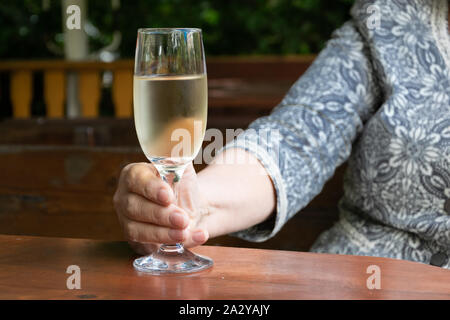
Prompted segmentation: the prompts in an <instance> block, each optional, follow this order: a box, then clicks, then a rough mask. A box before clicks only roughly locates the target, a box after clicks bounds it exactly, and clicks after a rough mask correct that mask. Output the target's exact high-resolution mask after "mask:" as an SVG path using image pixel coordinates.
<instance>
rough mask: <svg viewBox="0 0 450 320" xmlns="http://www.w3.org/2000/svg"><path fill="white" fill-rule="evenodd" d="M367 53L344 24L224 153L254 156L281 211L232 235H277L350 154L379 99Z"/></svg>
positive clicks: (259, 237) (351, 26) (251, 237)
mask: <svg viewBox="0 0 450 320" xmlns="http://www.w3.org/2000/svg"><path fill="white" fill-rule="evenodd" d="M368 52H369V50H368V49H367V45H366V44H365V43H364V40H363V39H362V37H361V35H360V34H359V33H358V31H357V30H356V28H355V26H354V24H353V22H352V21H349V22H347V23H345V24H344V25H343V26H342V27H341V28H339V29H338V30H336V31H335V32H334V33H333V35H332V38H331V39H330V40H329V41H328V42H327V45H326V47H325V48H324V49H323V50H322V52H321V53H320V54H319V55H318V57H317V58H316V59H315V61H314V62H313V64H312V65H311V66H310V67H309V68H308V70H307V71H306V72H305V74H303V76H302V77H300V79H298V80H297V81H296V82H295V83H294V85H293V86H292V87H291V89H290V90H289V91H288V93H287V95H286V96H285V97H284V99H283V100H282V102H281V103H280V104H279V105H278V106H276V107H275V108H274V109H273V111H272V112H271V114H270V115H269V116H266V117H262V118H259V119H257V120H255V121H254V122H252V123H251V124H250V126H249V128H248V129H247V130H246V131H244V132H243V133H242V134H240V135H239V136H238V137H237V138H236V139H235V140H234V141H232V142H230V143H228V144H227V145H226V146H225V147H224V148H223V149H222V150H220V151H223V150H226V149H228V148H242V149H245V150H247V151H248V152H250V153H251V154H253V155H255V156H256V158H257V159H258V160H259V161H260V162H261V163H262V165H263V166H264V167H265V169H266V171H267V173H268V175H269V176H270V178H271V179H272V182H273V185H274V187H275V190H276V197H277V204H276V212H275V213H274V214H272V215H271V216H270V217H269V218H268V219H267V220H266V221H263V222H261V223H259V224H257V225H255V226H253V227H250V228H248V229H246V230H242V231H238V232H236V233H234V234H232V235H234V236H238V237H240V238H243V239H246V240H249V241H254V242H261V241H265V240H267V239H269V238H271V237H273V236H274V235H275V234H276V233H277V232H278V231H279V230H280V229H281V227H282V226H283V225H284V224H285V223H286V222H287V221H288V220H289V219H290V218H291V217H292V216H294V215H295V214H296V213H297V212H299V211H300V210H301V209H302V208H304V207H305V206H306V205H307V204H308V203H309V202H310V201H311V200H312V199H313V198H314V197H315V196H316V195H317V194H319V193H320V191H321V190H322V188H323V186H324V184H325V182H326V181H327V180H328V179H329V178H330V177H331V176H332V175H333V174H334V171H335V169H336V168H337V167H338V166H339V165H340V164H342V163H343V162H344V161H345V160H346V159H347V158H348V157H349V155H350V152H351V149H352V143H353V141H354V140H355V138H356V137H357V135H358V134H359V133H360V132H361V131H362V128H363V124H364V122H365V121H366V120H367V119H368V118H369V117H370V116H371V115H372V114H373V112H374V110H375V109H376V106H377V104H378V100H379V99H378V97H379V88H378V85H377V82H376V79H375V76H374V71H373V69H372V66H371V62H370V58H369V54H368ZM220 151H219V152H220Z"/></svg>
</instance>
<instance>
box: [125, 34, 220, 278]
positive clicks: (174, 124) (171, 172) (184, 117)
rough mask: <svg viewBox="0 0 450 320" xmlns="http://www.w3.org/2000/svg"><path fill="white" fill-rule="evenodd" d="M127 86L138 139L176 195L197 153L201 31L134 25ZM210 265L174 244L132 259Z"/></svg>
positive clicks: (186, 269) (203, 93) (176, 266)
mask: <svg viewBox="0 0 450 320" xmlns="http://www.w3.org/2000/svg"><path fill="white" fill-rule="evenodd" d="M133 90H134V97H133V99H134V122H135V126H136V132H137V136H138V139H139V144H140V145H141V148H142V150H143V152H144V154H145V156H146V157H147V159H148V160H149V161H150V162H151V163H152V164H153V165H154V166H155V167H156V169H157V170H158V172H159V175H160V176H161V178H162V179H163V180H164V181H166V182H167V183H169V185H170V186H171V187H172V190H173V191H174V194H175V199H177V187H176V183H177V182H178V181H179V180H180V179H181V177H182V175H183V171H184V169H185V168H186V166H187V164H188V163H189V162H190V161H192V160H193V159H194V158H195V156H196V155H197V153H198V152H199V150H200V148H201V145H202V142H203V138H204V135H205V129H206V118H207V108H208V92H207V90H208V85H207V78H206V64H205V54H204V49H203V41H202V32H201V30H200V29H195V28H146V29H139V30H138V38H137V46H136V58H135V69H134V83H133ZM212 264H213V261H212V260H211V259H209V258H207V257H203V256H200V255H197V254H194V253H192V252H191V251H189V250H187V249H185V248H184V247H183V245H182V244H180V243H173V244H162V245H161V246H160V247H159V249H158V251H156V252H154V253H152V254H150V255H148V256H144V257H140V258H138V259H136V260H135V261H134V263H133V265H134V267H135V268H136V269H137V270H139V271H142V272H148V273H151V274H166V273H190V272H196V271H200V270H203V269H206V268H208V267H210V266H212Z"/></svg>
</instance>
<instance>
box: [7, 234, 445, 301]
mask: <svg viewBox="0 0 450 320" xmlns="http://www.w3.org/2000/svg"><path fill="white" fill-rule="evenodd" d="M193 251H195V252H197V253H199V254H203V255H207V256H209V257H211V258H212V259H213V260H214V263H215V264H214V266H213V268H212V269H209V270H206V271H203V272H200V273H197V274H192V275H188V276H186V275H185V276H179V275H178V276H151V275H147V274H142V273H139V272H137V271H135V270H134V269H133V267H132V261H133V259H134V258H135V257H136V255H135V254H134V253H133V252H132V251H131V250H130V248H129V247H128V244H127V243H125V242H110V241H98V240H86V239H67V238H44V237H28V236H11V235H0V299H450V271H449V270H445V269H442V268H438V267H433V266H429V265H425V264H420V263H414V262H409V261H401V260H394V259H387V258H375V257H362V256H345V255H332V254H316V253H306V252H292V251H277V250H261V249H245V248H228V247H215V246H202V247H198V248H195V249H194V250H193ZM70 265H77V266H79V267H80V270H81V281H80V282H81V289H73V290H69V289H67V285H66V282H67V279H68V277H70V276H71V274H68V273H66V271H67V268H68V266H70ZM371 265H376V266H378V267H379V268H380V276H381V277H380V279H381V289H379V290H377V289H372V290H369V289H368V288H367V279H368V278H369V277H370V276H371V275H372V274H368V273H367V268H368V267H369V266H371Z"/></svg>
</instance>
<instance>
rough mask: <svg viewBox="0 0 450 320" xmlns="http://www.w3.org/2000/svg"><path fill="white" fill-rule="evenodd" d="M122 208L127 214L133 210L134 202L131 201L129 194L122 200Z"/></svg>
mask: <svg viewBox="0 0 450 320" xmlns="http://www.w3.org/2000/svg"><path fill="white" fill-rule="evenodd" d="M124 202H125V203H124V208H125V212H126V213H127V215H130V214H131V213H132V212H133V211H134V210H135V204H134V201H133V198H132V197H130V196H127V197H126V198H125V201H124Z"/></svg>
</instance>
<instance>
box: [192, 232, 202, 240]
mask: <svg viewBox="0 0 450 320" xmlns="http://www.w3.org/2000/svg"><path fill="white" fill-rule="evenodd" d="M192 239H193V240H194V241H195V242H203V241H205V234H204V233H203V231H202V230H198V231H195V232H194V234H193V235H192Z"/></svg>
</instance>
